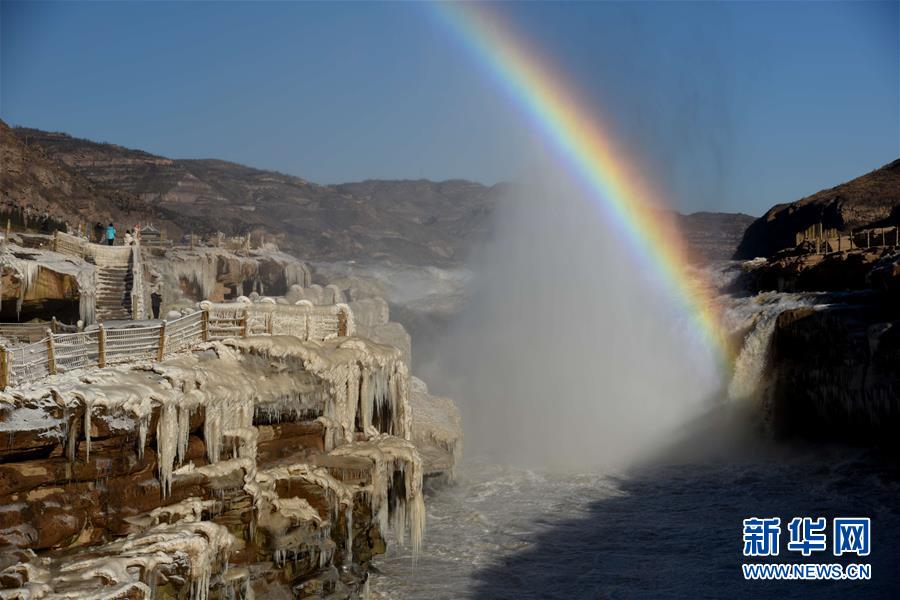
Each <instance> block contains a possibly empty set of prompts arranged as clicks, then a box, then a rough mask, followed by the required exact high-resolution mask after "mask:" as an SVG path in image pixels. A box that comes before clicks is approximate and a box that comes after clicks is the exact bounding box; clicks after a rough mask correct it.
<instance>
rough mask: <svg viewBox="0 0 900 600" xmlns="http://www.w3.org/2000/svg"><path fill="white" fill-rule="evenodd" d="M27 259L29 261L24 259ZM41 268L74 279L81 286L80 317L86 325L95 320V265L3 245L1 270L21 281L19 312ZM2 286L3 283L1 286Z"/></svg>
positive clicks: (61, 255)
mask: <svg viewBox="0 0 900 600" xmlns="http://www.w3.org/2000/svg"><path fill="white" fill-rule="evenodd" d="M25 256H27V257H28V258H21V257H25ZM41 269H47V270H49V271H54V272H56V273H59V274H61V275H66V276H69V277H72V278H74V279H75V282H76V283H77V285H78V294H79V312H80V318H81V319H82V320H83V321H84V322H85V323H92V322H93V320H94V311H95V309H94V306H95V300H94V298H95V287H96V286H95V283H94V266H93V265H92V264H90V263H88V262H86V261H84V260H82V259H80V258H74V257H70V256H65V255H63V254H59V253H57V252H51V251H49V250H38V249H33V248H22V247H20V246H17V245H15V244H4V246H3V248H2V251H0V270H9V271H11V272H12V273H14V275H15V277H16V279H18V280H19V281H20V282H21V285H20V288H19V296H18V298H17V299H16V313H17V314H20V313H21V310H22V303H23V302H24V300H25V297H26V296H27V295H28V294H29V292H31V291H32V289H33V287H34V284H35V283H36V282H37V280H38V275H39V274H40V271H41ZM0 285H2V284H0Z"/></svg>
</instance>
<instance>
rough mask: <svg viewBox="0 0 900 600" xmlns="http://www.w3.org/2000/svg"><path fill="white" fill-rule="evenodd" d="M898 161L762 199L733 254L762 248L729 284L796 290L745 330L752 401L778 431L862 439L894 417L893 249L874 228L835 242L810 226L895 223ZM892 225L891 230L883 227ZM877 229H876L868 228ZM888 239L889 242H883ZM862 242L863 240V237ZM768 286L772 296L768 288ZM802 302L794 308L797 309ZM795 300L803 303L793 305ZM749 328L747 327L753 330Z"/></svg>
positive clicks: (899, 357) (899, 339)
mask: <svg viewBox="0 0 900 600" xmlns="http://www.w3.org/2000/svg"><path fill="white" fill-rule="evenodd" d="M898 210H900V161H895V162H893V163H891V164H889V165H887V166H886V167H884V168H882V169H879V170H877V171H874V172H872V173H869V174H867V175H864V176H862V177H859V178H857V179H854V180H853V181H851V182H848V183H846V184H843V185H841V186H837V187H836V188H833V189H830V190H825V191H823V192H819V193H818V194H815V195H813V196H810V197H808V198H804V199H802V200H799V201H797V202H794V203H792V204H788V205H779V206H776V207H774V208H772V209H771V210H770V211H769V212H768V213H767V214H766V216H765V217H763V218H762V219H760V220H758V221H756V222H755V223H754V224H753V225H752V226H751V227H750V228H749V229H748V230H747V233H746V235H745V236H744V240H743V241H742V243H741V248H740V249H739V254H740V255H743V256H751V255H756V254H761V255H767V254H773V253H774V254H773V255H771V256H769V258H758V259H755V260H752V261H748V262H746V263H744V264H743V265H742V266H741V273H740V275H739V276H738V277H737V279H736V280H735V284H734V286H733V287H734V289H735V290H736V291H738V292H739V293H745V294H746V293H750V294H758V296H756V297H757V298H763V297H769V296H775V297H778V298H786V299H792V298H793V299H794V300H793V301H786V302H784V303H783V306H784V310H781V311H776V312H775V313H774V314H768V313H767V314H766V319H765V323H764V334H765V335H760V334H759V331H760V326H759V325H758V326H757V327H756V329H754V330H752V331H751V332H750V333H749V334H748V335H747V337H746V339H745V346H749V345H752V344H757V345H759V344H763V345H764V346H763V347H762V348H761V349H760V356H759V357H758V358H757V359H756V368H757V370H758V372H759V375H758V379H759V386H758V394H759V399H760V401H761V403H762V405H763V407H764V409H765V412H766V415H767V416H768V418H769V420H770V422H771V423H772V424H773V425H774V427H775V428H776V430H777V431H779V432H781V433H786V434H788V433H794V434H796V433H800V434H803V435H806V436H810V437H817V438H822V439H830V440H833V439H851V440H854V441H863V442H866V443H869V442H872V441H875V440H881V441H883V440H890V439H891V437H892V436H893V433H892V432H893V431H894V429H895V428H896V427H897V426H898V425H900V370H898V369H897V364H900V363H898V361H900V335H898V334H900V285H898V280H900V247H898V246H896V238H892V237H891V236H890V235H885V234H884V233H883V231H885V230H883V229H881V230H871V229H870V230H868V231H867V232H866V233H865V234H864V236H865V239H866V241H867V242H871V241H872V239H873V238H875V243H876V244H877V246H875V247H868V248H866V247H864V248H859V247H857V246H858V245H860V242H861V241H862V240H860V239H859V237H862V236H857V241H856V242H855V243H854V244H852V245H853V247H852V248H850V249H848V246H850V244H848V243H847V241H846V240H847V239H849V238H847V239H843V240H842V242H838V243H839V244H841V245H843V249H842V250H840V251H834V250H835V248H834V247H833V246H834V240H835V239H837V238H832V241H831V242H829V243H827V244H826V243H825V242H824V241H823V239H824V238H823V237H819V238H818V239H814V240H812V241H807V242H801V243H800V244H796V242H797V238H798V236H797V234H798V233H800V232H802V231H803V230H804V229H805V228H806V227H808V226H809V225H810V224H813V223H819V222H823V223H824V224H823V226H822V228H819V229H818V231H819V233H820V234H821V232H822V231H823V228H826V229H827V228H831V229H832V230H836V231H837V232H841V231H849V230H851V229H859V228H862V229H864V230H865V229H866V228H873V227H878V228H884V227H888V226H891V225H896V224H898V223H900V213H898ZM887 231H892V232H896V230H895V229H894V230H887ZM876 232H877V233H876ZM892 242H894V243H892ZM867 245H868V244H867ZM775 292H777V293H775ZM798 304H800V306H798ZM803 304H805V305H806V306H802V305H803ZM753 336H756V337H755V338H754V337H753Z"/></svg>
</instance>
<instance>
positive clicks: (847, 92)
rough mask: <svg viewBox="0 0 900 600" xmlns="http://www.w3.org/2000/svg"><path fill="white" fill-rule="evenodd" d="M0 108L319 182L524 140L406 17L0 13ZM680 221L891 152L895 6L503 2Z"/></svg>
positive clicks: (420, 166)
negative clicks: (677, 211) (686, 215)
mask: <svg viewBox="0 0 900 600" xmlns="http://www.w3.org/2000/svg"><path fill="white" fill-rule="evenodd" d="M0 6H2V9H0V117H2V118H3V119H4V120H5V121H7V122H8V123H11V124H16V125H26V126H32V127H38V128H42V129H50V130H58V131H65V132H68V133H71V134H72V135H75V136H79V137H86V138H90V139H94V140H99V141H110V142H114V143H118V144H121V145H124V146H129V147H135V148H141V149H144V150H148V151H150V152H154V153H158V154H163V155H166V156H171V157H176V158H206V157H215V158H222V159H226V160H232V161H236V162H240V163H244V164H248V165H251V166H255V167H261V168H269V169H275V170H279V171H283V172H286V173H291V174H294V175H298V176H301V177H304V178H307V179H309V180H312V181H317V182H321V183H336V182H343V181H353V180H360V179H365V178H419V177H427V178H430V179H446V178H454V177H462V178H468V179H474V180H478V181H481V182H485V183H494V182H497V181H501V180H516V179H519V178H521V177H522V176H523V174H526V173H528V172H529V169H530V168H531V167H532V165H533V161H534V160H535V156H537V155H539V154H540V152H541V146H542V142H541V140H540V139H539V138H538V137H537V136H536V134H535V133H534V132H533V131H531V130H530V128H529V123H528V121H527V120H525V119H523V118H522V116H521V115H520V114H518V113H517V112H516V110H515V109H514V108H513V104H512V103H511V102H509V99H508V98H506V97H504V95H503V94H504V92H503V90H502V89H500V88H498V87H497V85H496V84H495V82H492V81H490V80H489V79H486V78H485V77H484V76H483V71H482V70H481V69H479V68H478V65H475V64H473V63H472V59H471V57H470V56H469V55H467V54H466V53H465V52H464V51H462V49H461V45H460V43H459V40H457V39H454V37H453V35H452V34H451V33H450V32H449V31H448V30H447V29H446V28H445V27H443V26H442V25H441V23H440V21H439V20H438V19H436V18H434V14H433V11H432V10H431V9H430V8H429V7H428V6H427V5H423V4H410V3H390V4H384V3H367V4H354V3H330V4H325V3H225V2H220V3H214V2H206V3H166V2H153V3H136V2H128V3H110V2H101V3H80V2H67V3H59V4H54V3H40V2H30V3H17V2H7V1H3V2H2V4H0ZM496 10H497V11H498V12H500V13H501V14H502V15H503V16H504V18H506V19H507V20H508V21H509V22H510V23H511V24H512V26H513V27H514V28H515V29H517V30H518V31H520V32H521V34H522V35H523V36H524V37H525V38H526V39H527V40H528V43H529V45H531V46H532V47H537V48H540V49H541V52H542V53H543V54H544V55H545V56H546V58H547V59H548V61H549V62H550V63H551V64H554V65H556V66H557V68H559V69H560V70H561V71H562V72H563V73H564V75H565V77H566V78H567V79H568V80H570V81H573V82H575V83H576V84H577V86H578V94H579V97H580V98H581V99H582V101H583V102H585V103H587V104H588V105H590V106H593V107H596V110H597V114H598V115H601V116H602V119H603V120H604V122H606V123H607V125H608V127H609V128H610V129H612V130H613V131H614V132H615V136H616V138H617V139H618V140H620V143H621V144H622V146H623V149H625V150H627V152H628V153H629V154H631V155H633V156H634V157H635V160H636V161H638V164H640V165H641V168H642V169H644V170H645V172H646V173H647V174H648V177H651V178H652V179H653V180H654V181H656V182H658V185H660V186H661V187H662V188H663V189H664V190H665V191H666V192H667V193H668V194H669V196H670V197H671V198H672V200H673V203H674V205H675V206H676V207H677V208H679V209H681V210H683V211H693V210H729V211H737V210H740V211H744V212H749V213H752V214H761V213H762V212H763V211H765V210H766V209H767V208H768V207H769V206H771V205H772V204H775V203H777V202H785V201H790V200H793V199H796V198H798V197H800V196H803V195H806V194H809V193H812V192H814V191H816V190H818V189H821V188H823V187H828V186H831V185H834V184H836V183H839V182H841V181H844V180H846V179H849V178H852V177H854V176H856V175H859V174H862V173H864V172H867V171H869V170H871V169H873V168H876V167H878V166H881V165H883V164H885V163H887V162H889V161H891V160H893V159H895V158H897V157H898V156H900V116H898V115H900V36H898V30H900V13H898V3H897V2H885V3H877V2H861V3H846V4H844V3H836V2H805V3H799V2H798V3H774V2H759V3H757V2H740V3H714V2H705V3H650V2H646V3H615V2H608V3H578V4H568V3H547V4H544V3H527V4H525V3H522V4H513V3H505V4H502V5H499V6H498V7H497V9H496Z"/></svg>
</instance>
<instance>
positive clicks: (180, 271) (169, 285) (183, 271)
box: [148, 247, 311, 306]
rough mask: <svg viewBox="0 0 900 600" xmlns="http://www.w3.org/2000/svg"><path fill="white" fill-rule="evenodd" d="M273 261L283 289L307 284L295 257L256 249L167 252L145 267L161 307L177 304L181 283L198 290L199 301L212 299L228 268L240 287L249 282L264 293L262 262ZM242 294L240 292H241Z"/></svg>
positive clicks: (150, 259)
mask: <svg viewBox="0 0 900 600" xmlns="http://www.w3.org/2000/svg"><path fill="white" fill-rule="evenodd" d="M264 261H268V262H272V263H274V264H275V265H277V266H278V268H279V271H280V272H281V274H282V275H283V277H284V285H285V289H288V288H290V287H291V286H301V287H302V286H304V285H309V282H310V279H311V273H310V271H309V267H307V266H306V264H304V263H303V262H301V261H299V260H297V259H296V258H294V257H292V256H289V255H287V254H285V253H283V252H279V251H277V250H271V249H266V250H256V251H250V252H249V253H238V254H236V253H233V252H231V251H229V250H227V249H225V248H216V247H197V248H192V249H190V250H188V249H186V248H179V249H174V250H170V251H168V252H167V253H166V254H165V256H163V257H154V256H150V257H148V265H149V268H150V270H151V272H152V273H153V274H154V276H155V278H156V279H157V288H158V289H159V290H161V291H162V292H163V296H164V297H163V299H162V300H163V304H164V305H165V306H171V305H174V304H177V302H178V300H179V299H180V297H181V282H187V283H189V284H190V285H192V286H194V287H196V288H197V290H198V291H199V294H200V298H198V299H200V300H203V299H209V298H213V297H214V296H215V295H216V291H217V288H219V286H220V276H221V274H222V273H221V272H220V270H221V269H222V268H225V267H226V266H228V265H231V266H232V267H233V268H235V269H236V270H237V272H236V273H235V274H234V276H236V277H239V278H240V281H239V283H240V284H241V286H240V287H242V288H243V286H244V283H245V282H248V283H249V284H250V287H251V289H252V290H253V291H254V292H258V293H260V294H263V293H265V292H266V290H265V285H264V283H263V280H262V278H261V276H260V267H261V263H262V262H264ZM241 293H243V289H242V290H241Z"/></svg>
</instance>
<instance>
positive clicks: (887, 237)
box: [796, 223, 900, 254]
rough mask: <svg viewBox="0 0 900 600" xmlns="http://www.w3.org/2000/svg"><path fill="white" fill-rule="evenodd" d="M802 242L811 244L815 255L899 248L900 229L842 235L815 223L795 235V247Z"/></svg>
mask: <svg viewBox="0 0 900 600" xmlns="http://www.w3.org/2000/svg"><path fill="white" fill-rule="evenodd" d="M804 242H809V243H811V244H813V245H814V246H815V253H816V254H828V253H829V252H842V251H844V250H854V249H859V248H882V247H894V246H900V227H874V228H870V229H863V230H860V231H851V232H849V233H844V234H842V233H841V232H840V231H839V230H837V229H830V228H824V227H823V226H822V224H821V223H816V224H815V225H810V226H809V227H807V228H806V229H804V230H803V231H800V232H798V233H797V234H796V245H798V246H799V245H800V244H802V243H804Z"/></svg>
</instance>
